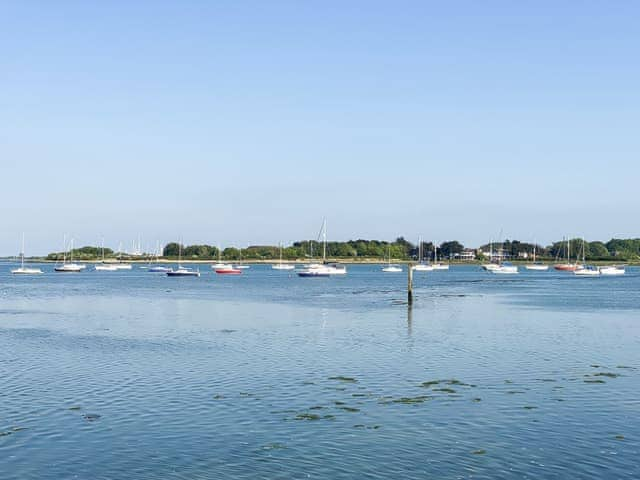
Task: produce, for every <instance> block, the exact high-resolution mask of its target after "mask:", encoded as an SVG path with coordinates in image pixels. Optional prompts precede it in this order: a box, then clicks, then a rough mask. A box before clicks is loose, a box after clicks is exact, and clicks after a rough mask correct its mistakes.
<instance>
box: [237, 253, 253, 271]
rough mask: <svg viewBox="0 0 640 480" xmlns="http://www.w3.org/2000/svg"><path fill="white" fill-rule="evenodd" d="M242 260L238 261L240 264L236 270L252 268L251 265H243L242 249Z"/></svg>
mask: <svg viewBox="0 0 640 480" xmlns="http://www.w3.org/2000/svg"><path fill="white" fill-rule="evenodd" d="M239 250H240V260H238V264H237V265H236V266H235V268H236V270H246V269H247V268H251V265H247V264H245V263H242V249H241V248H240V249H239Z"/></svg>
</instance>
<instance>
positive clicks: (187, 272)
mask: <svg viewBox="0 0 640 480" xmlns="http://www.w3.org/2000/svg"><path fill="white" fill-rule="evenodd" d="M181 263H182V242H178V268H176V269H175V270H173V269H171V270H169V271H168V272H167V276H168V277H199V276H200V270H194V269H192V268H188V267H183V266H182V265H181Z"/></svg>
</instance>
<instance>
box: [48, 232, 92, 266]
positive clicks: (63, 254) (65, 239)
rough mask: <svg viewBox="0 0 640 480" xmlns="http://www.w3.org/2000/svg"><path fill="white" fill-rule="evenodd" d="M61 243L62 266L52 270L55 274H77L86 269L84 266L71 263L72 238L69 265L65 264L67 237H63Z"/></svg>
mask: <svg viewBox="0 0 640 480" xmlns="http://www.w3.org/2000/svg"><path fill="white" fill-rule="evenodd" d="M63 243H64V249H63V252H62V265H58V266H57V267H54V269H53V270H54V271H56V272H60V273H78V272H81V271H82V270H84V269H85V268H87V266H86V265H82V264H78V263H73V238H72V239H71V243H70V248H69V256H70V263H67V237H66V235H65V237H64V241H63Z"/></svg>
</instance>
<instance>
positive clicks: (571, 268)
mask: <svg viewBox="0 0 640 480" xmlns="http://www.w3.org/2000/svg"><path fill="white" fill-rule="evenodd" d="M553 268H555V269H556V270H559V271H561V272H575V271H576V270H578V269H579V268H581V267H580V265H578V264H577V263H571V240H570V239H569V237H567V261H566V263H556V264H555V265H554V266H553Z"/></svg>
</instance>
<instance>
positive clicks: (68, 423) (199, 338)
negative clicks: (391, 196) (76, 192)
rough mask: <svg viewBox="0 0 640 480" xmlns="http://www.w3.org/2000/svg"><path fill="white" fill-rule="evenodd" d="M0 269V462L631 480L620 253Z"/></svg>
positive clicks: (639, 423) (224, 472)
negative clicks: (418, 264) (435, 263)
mask: <svg viewBox="0 0 640 480" xmlns="http://www.w3.org/2000/svg"><path fill="white" fill-rule="evenodd" d="M10 268H11V266H10V265H0V472H2V478H3V479H7V480H8V479H28V478H37V479H67V478H79V479H85V478H91V479H122V478H127V479H187V478H188V479H219V478H230V479H255V478H265V479H276V478H283V479H298V478H300V479H302V478H312V479H314V478H315V479H351V478H371V479H387V478H403V479H414V478H415V479H418V478H419V479H424V478H438V479H458V478H475V479H478V478H479V479H496V478H505V479H507V478H535V479H564V478H581V479H584V478H593V479H601V478H617V479H620V478H629V479H632V478H639V477H640V462H638V455H639V454H640V395H639V392H640V353H639V352H640V295H638V292H640V270H638V269H635V268H628V269H627V274H626V275H625V276H624V277H611V278H604V277H603V278H576V277H574V276H573V275H571V274H562V273H556V272H536V273H529V272H522V273H521V274H519V275H514V276H496V275H491V274H488V273H486V272H482V271H480V270H479V268H478V267H475V266H469V267H457V266H454V267H452V268H451V270H450V271H448V272H430V273H416V274H415V276H414V278H415V290H414V295H415V298H416V300H415V304H414V306H413V308H412V309H409V308H408V307H407V305H406V303H405V300H406V272H405V273H400V274H384V273H381V272H380V267H379V266H350V267H349V273H348V275H346V276H344V277H341V278H337V277H334V278H316V279H301V278H298V277H297V276H296V275H295V274H294V273H291V272H282V271H273V270H271V269H270V268H269V267H268V266H252V268H251V269H249V270H246V271H245V272H244V273H243V274H242V275H240V276H234V277H228V276H216V275H215V274H214V273H212V272H210V269H209V268H208V267H207V266H201V270H202V272H203V276H202V277H200V278H168V277H166V276H165V275H162V274H152V273H149V272H146V271H145V270H141V269H138V268H136V267H134V269H133V270H132V271H119V272H93V271H86V272H83V273H80V274H55V273H53V272H52V267H51V266H50V265H45V266H42V268H43V270H45V274H43V275H41V276H30V277H17V276H11V275H10V273H9V270H10Z"/></svg>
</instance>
